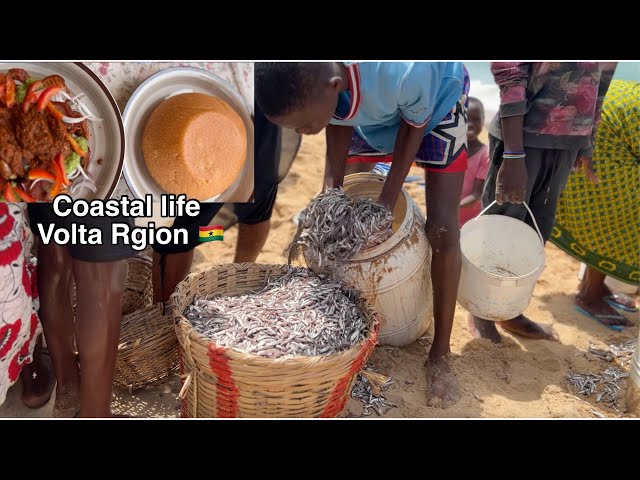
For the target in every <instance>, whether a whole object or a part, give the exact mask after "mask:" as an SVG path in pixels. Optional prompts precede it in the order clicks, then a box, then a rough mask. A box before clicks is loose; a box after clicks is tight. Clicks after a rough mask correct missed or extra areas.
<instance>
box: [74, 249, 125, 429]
mask: <svg viewBox="0 0 640 480" xmlns="http://www.w3.org/2000/svg"><path fill="white" fill-rule="evenodd" d="M72 264H73V275H74V277H75V280H76V288H77V292H78V305H77V319H76V321H77V341H78V354H79V357H80V372H81V377H82V380H81V382H80V416H81V417H103V418H104V417H110V416H111V409H110V405H111V393H112V392H111V390H112V385H113V372H114V368H115V363H116V354H117V351H118V340H119V337H120V323H121V321H122V294H123V292H124V287H125V283H126V280H127V262H126V261H125V260H117V261H112V262H85V261H81V260H76V259H74V260H73V262H72Z"/></svg>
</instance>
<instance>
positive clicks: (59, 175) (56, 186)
mask: <svg viewBox="0 0 640 480" xmlns="http://www.w3.org/2000/svg"><path fill="white" fill-rule="evenodd" d="M53 169H54V171H55V172H56V181H55V183H54V184H53V187H51V190H49V196H50V197H51V198H54V197H55V196H56V195H58V194H59V193H60V189H61V188H62V172H61V171H60V167H59V166H58V162H53Z"/></svg>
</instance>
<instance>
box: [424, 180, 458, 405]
mask: <svg viewBox="0 0 640 480" xmlns="http://www.w3.org/2000/svg"><path fill="white" fill-rule="evenodd" d="M463 180H464V172H458V173H449V174H446V173H444V174H439V173H434V172H427V175H426V197H427V210H428V211H427V225H426V232H427V238H428V239H429V244H430V245H431V250H432V257H431V258H432V260H431V280H432V284H433V317H434V324H435V329H434V336H433V343H432V344H431V350H430V351H429V357H428V368H429V372H428V375H429V378H428V380H429V391H428V394H429V403H430V404H431V405H440V406H442V407H447V406H449V405H452V404H453V403H455V402H456V401H457V400H458V398H459V393H458V383H457V381H456V379H455V376H454V375H453V372H452V370H451V365H450V364H449V358H448V356H449V355H448V354H449V353H450V346H449V345H450V340H451V328H452V326H453V317H454V314H455V310H456V300H457V296H458V284H459V282H460V268H461V253H460V227H459V225H458V214H459V205H460V196H461V194H462V183H463Z"/></svg>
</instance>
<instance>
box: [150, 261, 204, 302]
mask: <svg viewBox="0 0 640 480" xmlns="http://www.w3.org/2000/svg"><path fill="white" fill-rule="evenodd" d="M194 251H195V250H188V251H186V252H180V253H169V254H164V253H158V252H155V251H154V252H153V269H152V282H153V303H158V302H168V301H169V298H170V297H171V295H172V294H173V292H174V291H175V289H176V286H177V285H178V284H179V283H180V282H181V281H183V280H184V279H185V278H187V275H189V272H191V264H192V263H193V255H194Z"/></svg>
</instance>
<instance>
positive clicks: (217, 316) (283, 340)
mask: <svg viewBox="0 0 640 480" xmlns="http://www.w3.org/2000/svg"><path fill="white" fill-rule="evenodd" d="M358 302H359V294H358V292H357V291H356V290H353V289H349V288H346V287H345V286H344V285H342V284H341V283H339V282H338V281H336V280H333V279H331V278H327V277H325V276H322V275H316V274H314V273H313V272H311V271H309V270H307V269H305V268H300V267H290V268H289V270H288V271H287V272H286V273H285V274H284V275H283V276H281V277H279V278H275V279H268V281H267V284H266V286H265V287H264V288H263V289H262V290H261V291H259V292H257V293H249V294H246V295H240V296H215V297H212V298H199V299H196V300H195V302H194V303H193V304H192V305H190V306H189V307H187V309H186V311H185V317H186V318H187V319H188V320H189V321H190V322H191V324H192V325H193V328H194V329H195V330H196V331H198V332H199V333H201V334H203V335H205V336H207V337H209V338H211V340H213V341H214V342H215V343H216V344H217V345H220V346H224V347H230V348H231V347H232V348H235V349H238V350H242V351H244V352H248V353H253V354H255V355H261V356H264V357H267V358H280V357H283V356H285V355H294V356H315V355H331V354H334V353H339V352H342V351H344V350H347V349H349V348H351V347H353V346H354V345H356V344H358V343H359V342H361V341H362V340H364V339H365V337H366V336H367V335H368V333H369V323H368V321H367V319H366V318H365V316H364V315H363V313H362V311H361V310H360V308H359V307H358Z"/></svg>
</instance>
